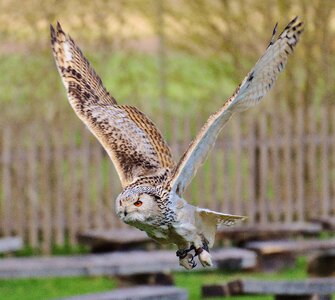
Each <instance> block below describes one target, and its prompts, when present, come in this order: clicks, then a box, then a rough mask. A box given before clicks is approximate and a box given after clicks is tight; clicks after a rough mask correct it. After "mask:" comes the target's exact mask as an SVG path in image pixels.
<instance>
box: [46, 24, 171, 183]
mask: <svg viewBox="0 0 335 300" xmlns="http://www.w3.org/2000/svg"><path fill="white" fill-rule="evenodd" d="M50 28H51V44H52V49H53V54H54V58H55V61H56V65H57V67H58V71H59V74H60V76H61V78H62V81H63V83H64V86H65V88H66V90H67V94H68V98H69V102H70V104H71V106H72V108H73V109H74V111H75V112H76V114H77V115H78V117H79V118H80V119H81V120H82V121H83V122H84V123H85V124H86V125H87V126H88V128H89V129H90V130H91V131H92V133H93V134H94V135H95V136H96V137H97V139H98V140H99V141H100V142H101V144H102V145H103V147H104V148H105V150H106V151H107V153H108V154H109V156H110V158H111V159H112V161H113V163H114V165H115V167H116V170H117V172H118V174H119V177H120V179H121V183H122V186H123V187H125V186H127V185H129V184H131V183H132V182H134V181H135V180H137V179H138V178H141V177H143V176H152V175H155V174H161V171H162V170H166V169H172V168H173V167H174V162H173V160H172V156H171V152H170V149H169V147H168V145H167V144H166V142H165V141H164V139H163V137H162V135H161V133H160V132H159V130H158V129H157V127H156V126H155V125H154V123H153V122H151V121H150V120H149V119H148V118H147V117H146V116H145V115H144V114H143V113H142V112H141V111H139V110H138V109H137V108H135V107H132V106H128V105H117V103H116V100H115V99H114V98H113V97H112V96H111V95H110V94H109V93H108V92H107V90H106V89H105V87H104V86H103V84H102V81H101V79H100V77H99V76H98V75H97V74H96V73H95V71H94V69H93V68H92V67H91V66H90V64H89V62H88V60H87V59H86V58H85V57H84V56H83V54H82V52H81V50H80V49H79V47H78V46H77V45H76V44H75V42H74V41H73V39H72V38H71V37H70V36H69V35H67V34H65V33H64V31H63V30H62V28H61V26H60V24H59V23H57V28H56V30H55V29H54V28H53V27H52V26H51V27H50Z"/></svg>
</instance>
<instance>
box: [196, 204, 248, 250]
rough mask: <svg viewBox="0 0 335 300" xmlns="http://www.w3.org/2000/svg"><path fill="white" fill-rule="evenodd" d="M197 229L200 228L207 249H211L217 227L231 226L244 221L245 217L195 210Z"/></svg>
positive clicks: (198, 208)
mask: <svg viewBox="0 0 335 300" xmlns="http://www.w3.org/2000/svg"><path fill="white" fill-rule="evenodd" d="M196 216H197V221H198V224H197V225H198V227H199V228H201V231H202V234H203V236H204V237H205V238H206V240H207V242H208V245H209V247H212V246H213V244H214V240H215V234H216V231H217V228H218V226H219V225H225V226H233V225H235V224H236V223H237V222H238V221H243V220H246V219H247V217H245V216H238V215H230V214H223V213H220V212H216V211H212V210H209V209H206V208H200V207H197V208H196Z"/></svg>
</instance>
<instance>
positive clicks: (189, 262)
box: [176, 246, 197, 270]
mask: <svg viewBox="0 0 335 300" xmlns="http://www.w3.org/2000/svg"><path fill="white" fill-rule="evenodd" d="M187 247H188V246H186V247H181V246H178V248H179V250H178V251H177V252H176V255H177V256H178V257H179V264H180V265H181V266H183V267H184V268H185V269H187V270H191V269H193V268H194V267H195V266H196V265H197V264H196V262H195V261H194V256H193V255H192V254H191V253H190V251H192V250H194V247H191V248H189V249H187Z"/></svg>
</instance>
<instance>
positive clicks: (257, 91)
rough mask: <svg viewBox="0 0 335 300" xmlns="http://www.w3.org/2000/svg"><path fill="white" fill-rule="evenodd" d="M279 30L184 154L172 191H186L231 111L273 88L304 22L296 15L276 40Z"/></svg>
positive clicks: (238, 110)
mask: <svg viewBox="0 0 335 300" xmlns="http://www.w3.org/2000/svg"><path fill="white" fill-rule="evenodd" d="M276 29H277V25H276V27H275V29H274V31H273V35H272V38H271V41H270V43H269V46H268V48H267V49H266V51H265V53H264V54H263V56H262V57H261V58H260V59H259V60H258V62H257V63H256V65H255V66H254V68H253V69H252V70H251V72H249V73H248V75H247V76H246V77H245V79H244V80H243V81H242V83H241V84H240V85H239V87H238V88H237V89H236V91H235V92H234V94H233V95H232V96H231V97H230V98H229V99H228V100H227V101H226V102H225V104H224V105H223V107H222V108H221V109H219V110H218V111H217V112H216V113H214V114H213V115H211V116H210V117H209V119H208V120H207V122H206V123H205V125H204V126H203V127H202V129H201V130H200V132H199V133H198V135H197V137H196V138H195V140H194V141H193V142H192V143H191V144H190V146H189V148H188V149H187V150H186V152H185V153H184V155H183V156H182V158H181V160H180V162H179V163H178V165H177V166H176V168H175V169H174V171H173V173H172V175H171V179H170V182H169V187H170V188H171V191H172V192H175V193H177V194H178V195H181V194H182V193H183V192H184V190H185V189H186V187H187V186H188V184H189V183H190V182H191V180H192V178H193V176H194V175H195V173H196V171H197V169H198V168H199V167H200V165H202V164H203V163H204V161H205V159H206V158H207V155H208V153H209V151H210V150H211V149H212V148H213V146H214V143H215V140H216V138H217V136H218V134H219V132H220V130H221V129H222V128H223V126H224V125H225V124H226V123H227V121H228V120H229V119H230V117H231V116H232V114H233V113H235V112H240V111H243V110H246V109H247V108H249V107H251V106H253V105H255V104H257V103H258V102H259V101H260V100H261V99H262V97H263V96H264V95H265V94H266V93H267V92H268V91H269V90H270V89H271V87H272V86H273V84H274V82H275V81H276V79H277V77H278V75H279V73H280V72H281V71H282V70H283V69H284V67H285V65H286V62H287V59H288V56H289V55H290V54H291V53H292V52H293V49H294V47H295V45H296V44H297V42H298V41H299V37H300V35H301V33H302V32H303V23H302V22H299V20H298V17H296V18H295V19H293V20H292V21H291V22H290V23H289V24H288V25H287V26H286V28H285V29H284V31H283V32H282V33H281V34H280V35H279V37H278V39H277V40H276V39H275V34H276Z"/></svg>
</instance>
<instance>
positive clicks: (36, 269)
mask: <svg viewBox="0 0 335 300" xmlns="http://www.w3.org/2000/svg"><path fill="white" fill-rule="evenodd" d="M211 254H212V257H213V263H214V266H213V267H212V268H208V269H206V270H216V269H217V268H218V262H220V263H221V264H224V261H227V260H231V259H238V258H240V259H241V263H240V268H241V269H250V268H253V267H255V265H256V255H255V253H254V252H252V251H248V250H245V249H238V248H225V249H221V250H214V251H212V252H211ZM134 258H136V259H134ZM199 265H200V264H198V266H197V267H196V268H195V269H194V270H193V271H202V270H204V269H203V267H201V266H199ZM170 271H184V269H183V268H182V267H180V266H179V262H178V259H177V257H176V254H175V251H166V250H161V251H150V252H149V251H129V252H114V253H108V254H91V255H77V256H52V257H31V258H27V257H18V258H6V259H2V260H0V278H7V279H8V278H27V277H54V276H101V275H110V276H130V275H136V274H144V273H150V274H152V273H160V272H170Z"/></svg>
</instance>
